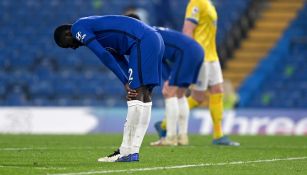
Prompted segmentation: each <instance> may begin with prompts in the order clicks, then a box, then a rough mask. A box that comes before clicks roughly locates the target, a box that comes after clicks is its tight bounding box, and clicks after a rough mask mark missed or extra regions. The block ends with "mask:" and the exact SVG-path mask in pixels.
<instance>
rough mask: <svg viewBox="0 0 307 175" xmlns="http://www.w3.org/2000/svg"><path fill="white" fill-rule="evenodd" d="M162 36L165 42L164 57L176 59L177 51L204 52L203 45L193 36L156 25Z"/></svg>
mask: <svg viewBox="0 0 307 175" xmlns="http://www.w3.org/2000/svg"><path fill="white" fill-rule="evenodd" d="M154 28H155V29H156V30H157V31H158V32H159V33H160V34H161V36H162V38H163V40H164V44H165V51H164V57H163V59H169V60H171V61H174V59H176V58H175V57H174V56H173V55H175V52H189V53H193V52H198V51H201V52H203V49H202V47H201V46H200V45H199V44H198V43H197V42H196V41H194V40H193V39H192V38H189V37H188V36H185V35H183V34H182V33H180V32H178V31H175V30H172V29H168V28H163V27H154Z"/></svg>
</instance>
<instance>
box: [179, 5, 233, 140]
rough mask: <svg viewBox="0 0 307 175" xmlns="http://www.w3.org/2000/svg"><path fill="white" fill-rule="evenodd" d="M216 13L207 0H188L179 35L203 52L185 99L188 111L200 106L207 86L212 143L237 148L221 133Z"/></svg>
mask: <svg viewBox="0 0 307 175" xmlns="http://www.w3.org/2000/svg"><path fill="white" fill-rule="evenodd" d="M216 32H217V13H216V10H215V7H214V6H213V4H212V3H211V1H209V0H190V2H189V4H188V6H187V9H186V15H185V21H184V26H183V33H184V34H185V35H187V36H189V37H191V38H194V39H195V40H196V41H197V42H198V43H199V44H200V45H201V46H202V47H203V49H204V50H205V51H206V57H205V62H204V63H203V65H202V67H201V70H200V72H199V76H198V82H197V84H196V85H195V86H194V87H193V88H192V93H191V96H190V97H189V98H188V102H189V106H190V109H193V108H195V107H197V106H198V105H200V104H201V103H202V102H203V101H204V99H205V93H204V92H205V90H206V89H207V88H208V87H209V92H210V97H209V110H210V113H211V117H212V121H213V142H212V143H213V144H216V145H229V146H238V145H239V143H237V142H232V141H230V140H229V139H228V138H227V137H226V136H224V134H223V130H222V119H223V86H222V83H223V76H222V70H221V66H220V63H219V58H218V54H217V51H216Z"/></svg>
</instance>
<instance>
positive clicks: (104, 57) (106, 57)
mask: <svg viewBox="0 0 307 175" xmlns="http://www.w3.org/2000/svg"><path fill="white" fill-rule="evenodd" d="M86 46H87V47H88V48H89V49H91V50H92V51H93V52H94V53H95V55H96V56H97V57H98V58H99V59H100V60H101V62H102V63H103V64H104V65H106V66H107V67H108V68H109V69H110V70H111V71H112V72H113V73H114V74H115V75H116V76H117V77H118V78H119V79H120V81H121V82H122V83H123V84H124V85H125V84H127V82H128V78H127V76H126V74H125V73H124V72H123V70H122V69H121V67H120V66H119V64H118V63H117V61H116V59H115V58H114V57H113V56H112V54H110V53H109V52H108V51H107V50H106V49H105V48H103V47H102V46H101V45H100V44H99V42H98V41H97V40H96V39H93V40H92V41H91V42H89V43H88V44H87V45H86Z"/></svg>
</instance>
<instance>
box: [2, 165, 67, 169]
mask: <svg viewBox="0 0 307 175" xmlns="http://www.w3.org/2000/svg"><path fill="white" fill-rule="evenodd" d="M0 168H14V169H28V168H34V169H39V170H66V169H67V168H65V167H25V166H11V165H8V166H5V165H0Z"/></svg>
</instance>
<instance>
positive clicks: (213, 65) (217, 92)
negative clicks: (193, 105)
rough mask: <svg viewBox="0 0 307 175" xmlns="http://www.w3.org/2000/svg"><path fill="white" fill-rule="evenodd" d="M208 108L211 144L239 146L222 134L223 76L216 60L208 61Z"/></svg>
mask: <svg viewBox="0 0 307 175" xmlns="http://www.w3.org/2000/svg"><path fill="white" fill-rule="evenodd" d="M208 69H209V74H208V76H209V77H208V79H209V82H208V84H209V87H210V89H209V91H210V96H209V110H210V114H211V118H212V122H213V142H212V143H213V144H215V145H228V146H239V145H240V144H239V143H237V142H233V141H230V140H229V139H228V138H227V137H226V136H224V134H223V129H222V120H223V113H224V105H223V93H224V90H223V86H222V83H223V76H222V70H221V66H220V63H219V62H218V61H215V62H210V63H209V66H208Z"/></svg>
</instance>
